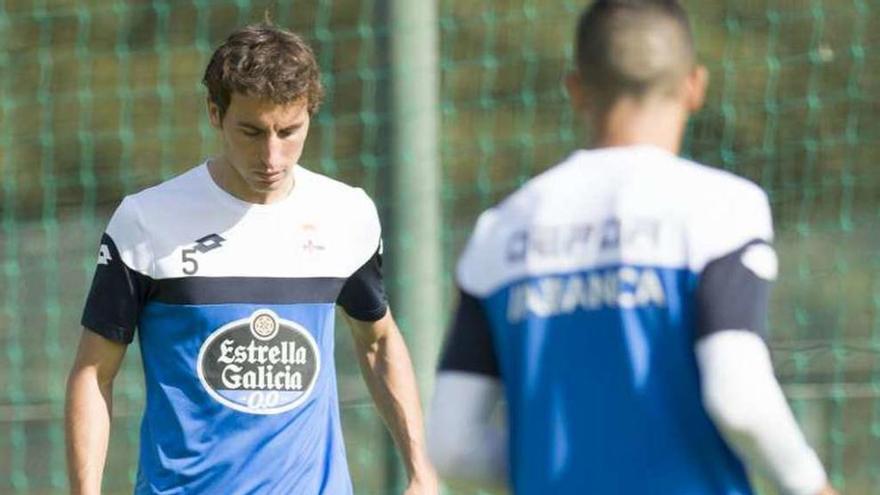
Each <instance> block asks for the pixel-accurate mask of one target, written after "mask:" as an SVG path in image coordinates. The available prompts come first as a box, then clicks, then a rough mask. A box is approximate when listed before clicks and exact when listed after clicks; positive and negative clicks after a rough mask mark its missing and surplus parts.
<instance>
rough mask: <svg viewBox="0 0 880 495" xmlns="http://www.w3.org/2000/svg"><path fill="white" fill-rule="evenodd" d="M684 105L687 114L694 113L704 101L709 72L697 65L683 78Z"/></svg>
mask: <svg viewBox="0 0 880 495" xmlns="http://www.w3.org/2000/svg"><path fill="white" fill-rule="evenodd" d="M684 84H685V105H686V106H687V110H688V112H691V113H693V112H696V111H697V110H699V109H700V108H702V107H703V103H705V101H706V88H708V87H709V71H708V70H706V68H705V67H703V66H702V65H697V66H696V67H694V68H693V70H691V72H690V74H688V76H687V77H686V78H685V82H684Z"/></svg>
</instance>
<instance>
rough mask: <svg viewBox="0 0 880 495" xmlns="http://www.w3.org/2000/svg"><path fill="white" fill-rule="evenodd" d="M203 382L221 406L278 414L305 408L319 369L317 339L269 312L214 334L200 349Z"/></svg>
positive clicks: (199, 366) (199, 362)
mask: <svg viewBox="0 0 880 495" xmlns="http://www.w3.org/2000/svg"><path fill="white" fill-rule="evenodd" d="M196 367H197V370H198V374H199V380H201V382H202V385H203V386H204V387H205V390H207V391H208V393H209V394H210V395H211V397H213V398H214V399H215V400H217V401H218V402H220V403H221V404H223V405H225V406H227V407H230V408H232V409H235V410H236V411H241V412H246V413H251V414H278V413H282V412H285V411H289V410H291V409H293V408H295V407H296V406H298V405H300V404H302V403H303V402H304V401H305V400H306V399H307V398H308V397H309V395H310V394H311V392H312V389H313V388H314V387H315V382H316V380H317V378H318V372H319V370H320V368H321V358H320V354H319V353H318V345H317V343H316V342H315V339H314V337H312V335H311V334H310V333H309V332H308V331H307V330H306V329H305V328H303V327H302V326H301V325H299V324H297V323H294V322H292V321H288V320H282V319H281V318H279V317H278V315H276V314H275V313H274V312H272V311H270V310H268V309H259V310H257V311H255V312H254V313H253V314H252V315H251V316H250V317H248V318H243V319H241V320H237V321H233V322H231V323H228V324H226V325H224V326H222V327H221V328H219V329H217V330H215V331H214V332H213V333H212V334H211V335H209V336H208V338H207V339H206V340H205V342H204V343H203V344H202V348H201V350H200V351H199V357H198V360H197V362H196Z"/></svg>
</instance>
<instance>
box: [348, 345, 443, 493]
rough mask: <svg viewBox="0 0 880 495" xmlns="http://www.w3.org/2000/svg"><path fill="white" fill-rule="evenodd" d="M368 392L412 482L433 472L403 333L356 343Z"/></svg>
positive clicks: (416, 388) (416, 389)
mask: <svg viewBox="0 0 880 495" xmlns="http://www.w3.org/2000/svg"><path fill="white" fill-rule="evenodd" d="M355 342H356V344H355V345H356V348H357V349H358V352H357V354H358V359H359V362H360V365H361V371H362V372H363V375H364V380H365V381H366V383H367V388H368V389H369V391H370V395H371V396H372V397H373V401H374V402H375V404H376V407H377V409H378V411H379V415H380V416H381V417H382V419H383V421H384V422H385V424H386V425H387V427H388V430H389V431H390V433H391V436H392V438H393V439H394V443H395V444H396V445H397V448H398V449H399V451H400V454H401V457H402V458H403V462H404V464H405V466H406V470H407V473H408V475H409V477H410V478H412V477H413V476H414V475H416V474H417V473H419V472H420V471H422V470H430V469H431V468H430V464H429V463H428V461H427V458H426V454H425V439H424V422H423V418H422V412H421V405H420V403H419V394H418V387H417V385H416V379H415V374H414V373H413V367H412V362H411V360H410V357H409V352H408V351H407V349H406V344H405V343H404V341H403V337H402V336H401V335H400V332H399V331H397V330H396V329H394V330H393V331H389V332H387V333H386V334H385V335H382V336H381V337H379V338H377V339H375V340H373V341H363V340H359V339H355Z"/></svg>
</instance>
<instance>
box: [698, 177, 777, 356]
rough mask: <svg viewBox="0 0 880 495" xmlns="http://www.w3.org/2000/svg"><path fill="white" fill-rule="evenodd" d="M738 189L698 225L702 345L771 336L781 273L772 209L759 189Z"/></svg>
mask: <svg viewBox="0 0 880 495" xmlns="http://www.w3.org/2000/svg"><path fill="white" fill-rule="evenodd" d="M736 184H738V187H735V188H731V190H730V191H727V193H728V194H727V196H725V198H724V199H723V200H719V201H718V203H717V204H716V205H713V206H712V207H707V208H706V210H711V211H707V212H699V213H697V217H696V220H697V221H696V222H694V223H692V239H693V241H692V245H691V251H692V256H693V259H692V263H693V264H694V269H695V270H696V272H697V273H698V282H697V287H696V293H695V299H696V317H697V318H696V334H695V338H696V339H697V340H700V339H702V338H705V337H707V336H710V335H712V334H714V333H717V332H721V331H725V330H747V331H751V332H754V333H756V334H758V335H760V336H762V337H763V336H765V335H766V319H767V307H768V301H769V297H770V289H771V287H772V285H773V282H774V281H775V280H776V276H777V271H778V261H777V258H776V252H775V250H774V249H773V246H772V244H771V243H772V238H773V227H772V220H771V216H770V207H769V204H768V202H767V197H766V195H765V194H764V193H763V191H761V190H760V189H759V188H757V186H754V185H753V184H748V187H743V186H742V182H737V183H736Z"/></svg>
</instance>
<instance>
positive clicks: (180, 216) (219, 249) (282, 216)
mask: <svg viewBox="0 0 880 495" xmlns="http://www.w3.org/2000/svg"><path fill="white" fill-rule="evenodd" d="M295 174H296V176H295V180H296V184H295V186H294V189H293V191H292V192H291V195H290V196H289V197H288V198H285V199H284V200H282V201H280V202H278V203H272V204H270V205H253V204H249V203H246V202H244V201H241V200H238V199H236V198H234V197H232V196H230V195H229V194H228V193H226V192H225V191H223V190H222V189H220V188H219V187H218V186H217V185H216V184H215V183H214V182H213V179H212V178H211V176H210V173H209V172H208V169H207V167H206V166H205V165H202V166H199V167H196V168H194V169H192V170H191V171H189V172H187V173H185V174H182V175H180V176H178V177H176V178H174V179H171V180H169V181H166V182H164V183H162V184H160V185H158V186H156V187H153V188H150V189H146V190H144V191H142V192H140V193H138V194H136V195H135V196H133V198H134V199H135V200H136V202H137V204H138V206H139V208H138V210H139V213H140V218H141V225H142V226H143V236H144V238H145V239H147V240H148V243H149V245H150V247H151V249H152V253H153V255H154V259H155V263H154V273H152V274H151V276H153V277H154V278H176V277H184V276H188V275H192V276H207V277H348V276H350V275H351V274H352V273H354V271H356V270H357V269H358V268H359V267H360V266H361V265H362V264H363V263H364V262H366V261H367V260H368V259H369V257H370V256H371V255H372V254H373V253H374V252H375V251H376V249H377V248H378V246H379V236H380V227H379V220H378V215H377V214H376V208H375V206H374V205H373V203H372V201H371V200H370V199H369V198H368V197H367V195H366V194H365V193H364V192H363V191H362V190H360V189H357V188H354V187H351V186H348V185H345V184H343V183H341V182H338V181H335V180H333V179H330V178H327V177H324V176H322V175H319V174H316V173H314V172H310V171H308V170H306V169H304V168H302V167H300V166H297V167H296V169H295Z"/></svg>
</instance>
